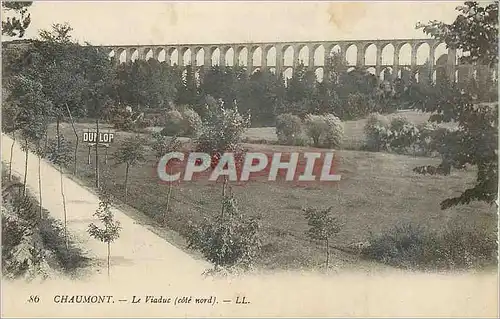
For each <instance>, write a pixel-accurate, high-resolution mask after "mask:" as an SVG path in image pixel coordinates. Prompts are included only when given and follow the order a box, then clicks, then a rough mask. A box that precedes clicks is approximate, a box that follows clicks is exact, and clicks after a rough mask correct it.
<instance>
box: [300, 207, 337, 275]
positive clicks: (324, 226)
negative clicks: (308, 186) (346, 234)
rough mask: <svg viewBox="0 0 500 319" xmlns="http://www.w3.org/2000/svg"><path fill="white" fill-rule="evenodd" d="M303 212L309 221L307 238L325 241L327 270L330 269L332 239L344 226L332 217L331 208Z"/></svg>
mask: <svg viewBox="0 0 500 319" xmlns="http://www.w3.org/2000/svg"><path fill="white" fill-rule="evenodd" d="M303 211H304V215H305V218H306V219H307V224H308V225H309V226H310V228H309V229H308V230H307V232H306V234H307V236H309V237H310V238H311V239H315V240H323V241H325V246H326V269H328V266H329V259H330V238H331V237H333V236H334V235H335V234H337V233H339V232H340V230H341V229H342V226H341V225H340V223H339V221H338V220H337V218H335V217H333V216H331V215H330V213H331V211H332V208H331V207H329V208H327V209H316V208H305V209H304V210H303Z"/></svg>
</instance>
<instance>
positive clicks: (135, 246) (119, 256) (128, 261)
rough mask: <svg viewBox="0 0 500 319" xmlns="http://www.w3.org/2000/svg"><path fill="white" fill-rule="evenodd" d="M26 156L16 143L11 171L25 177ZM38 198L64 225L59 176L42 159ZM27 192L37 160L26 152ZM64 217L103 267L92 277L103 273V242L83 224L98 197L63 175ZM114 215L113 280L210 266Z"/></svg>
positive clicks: (34, 186)
mask: <svg viewBox="0 0 500 319" xmlns="http://www.w3.org/2000/svg"><path fill="white" fill-rule="evenodd" d="M11 144H12V139H11V138H10V137H8V136H6V135H5V134H2V161H3V163H5V164H7V163H8V161H9V157H10V146H11ZM24 160H25V154H24V152H23V151H22V150H21V148H20V147H19V144H18V143H16V145H15V146H14V152H13V161H12V162H13V163H12V172H13V174H15V175H17V176H19V177H20V178H21V180H22V179H23V177H24ZM41 165H42V166H41V175H42V196H43V207H44V208H45V209H47V210H48V211H49V212H50V214H51V215H52V216H53V217H54V218H55V219H58V220H61V221H64V213H63V205H62V199H61V193H60V175H59V172H58V171H57V169H56V168H55V167H53V166H52V165H50V164H49V163H47V162H45V161H43V160H42V162H41ZM27 184H28V189H29V190H30V191H31V192H32V194H33V195H35V196H36V197H37V198H38V196H39V189H38V158H37V157H36V156H35V155H34V154H33V153H30V154H29V159H28V177H27ZM63 184H64V191H65V196H66V210H67V216H68V232H69V234H71V236H72V239H73V240H74V241H75V242H77V243H79V246H80V247H81V248H82V249H83V250H84V252H85V253H86V255H87V257H90V258H92V259H94V260H97V261H99V262H100V263H102V267H99V269H96V270H95V272H96V273H95V275H96V276H99V274H106V256H107V248H106V245H105V244H104V243H102V242H99V241H97V240H95V239H93V238H91V237H90V236H89V235H88V233H87V228H88V225H89V224H90V223H91V222H97V221H96V220H95V218H94V217H93V216H92V215H93V214H94V212H95V211H96V209H97V207H98V203H99V200H98V197H97V196H96V195H95V194H93V193H91V192H90V191H88V190H87V189H85V188H83V187H82V186H80V185H78V184H77V183H75V182H74V181H72V180H71V179H70V178H68V177H66V176H63ZM113 213H114V214H115V217H116V219H117V220H119V221H120V223H121V225H122V231H121V234H120V238H119V239H118V240H117V241H115V242H114V243H113V244H112V246H111V256H112V257H111V274H112V277H113V278H116V277H119V278H127V277H130V276H134V277H135V276H140V275H141V274H145V275H147V276H148V277H149V276H151V275H152V274H158V276H161V277H162V279H165V277H168V276H172V278H176V277H178V276H186V275H187V276H191V275H192V276H193V278H194V277H197V276H200V275H201V273H202V272H203V271H204V270H205V269H206V268H208V267H209V266H210V265H209V264H208V263H206V262H204V261H201V260H195V259H193V258H192V257H191V256H189V255H188V254H186V253H185V252H183V251H181V250H179V249H178V248H176V247H174V246H173V245H171V244H170V243H168V242H166V241H165V240H164V239H162V238H160V237H159V236H157V235H156V234H154V233H152V232H151V231H149V230H148V229H145V228H144V227H143V226H141V225H138V224H136V222H135V221H134V220H133V219H131V218H130V217H128V216H127V215H125V213H123V212H122V211H120V210H118V209H115V208H113Z"/></svg>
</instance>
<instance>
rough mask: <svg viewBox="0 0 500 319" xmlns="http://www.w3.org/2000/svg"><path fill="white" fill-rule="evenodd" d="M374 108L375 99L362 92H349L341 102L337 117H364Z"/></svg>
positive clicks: (347, 118)
mask: <svg viewBox="0 0 500 319" xmlns="http://www.w3.org/2000/svg"><path fill="white" fill-rule="evenodd" d="M374 109H375V101H374V100H373V99H372V98H371V97H369V96H367V95H365V94H362V93H350V94H349V95H348V96H347V99H346V100H345V101H344V102H343V103H342V105H341V110H340V112H339V117H340V118H342V120H356V119H360V118H364V117H366V116H367V115H368V114H370V113H371V112H373V111H374Z"/></svg>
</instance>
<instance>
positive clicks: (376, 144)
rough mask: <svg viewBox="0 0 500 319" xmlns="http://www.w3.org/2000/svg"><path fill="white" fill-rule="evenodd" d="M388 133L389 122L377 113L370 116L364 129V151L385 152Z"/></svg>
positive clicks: (387, 143)
mask: <svg viewBox="0 0 500 319" xmlns="http://www.w3.org/2000/svg"><path fill="white" fill-rule="evenodd" d="M388 131H389V121H388V120H387V118H386V117H385V116H382V115H380V114H378V113H373V114H370V116H368V119H367V122H366V124H365V127H364V133H365V136H366V145H365V147H366V149H367V150H369V151H375V152H379V151H384V150H387V149H388V147H389V141H388Z"/></svg>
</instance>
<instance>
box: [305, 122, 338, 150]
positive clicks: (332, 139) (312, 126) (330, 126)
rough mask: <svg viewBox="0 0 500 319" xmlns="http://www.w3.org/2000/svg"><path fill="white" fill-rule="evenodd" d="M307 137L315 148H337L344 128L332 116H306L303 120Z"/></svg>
mask: <svg viewBox="0 0 500 319" xmlns="http://www.w3.org/2000/svg"><path fill="white" fill-rule="evenodd" d="M304 124H305V126H306V129H307V134H308V136H309V137H310V138H311V139H312V140H313V144H314V146H316V147H338V146H340V144H341V142H342V138H343V136H344V126H343V124H342V122H341V121H340V119H339V118H338V117H336V116H335V115H333V114H325V115H312V114H307V115H306V116H305V119H304Z"/></svg>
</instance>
